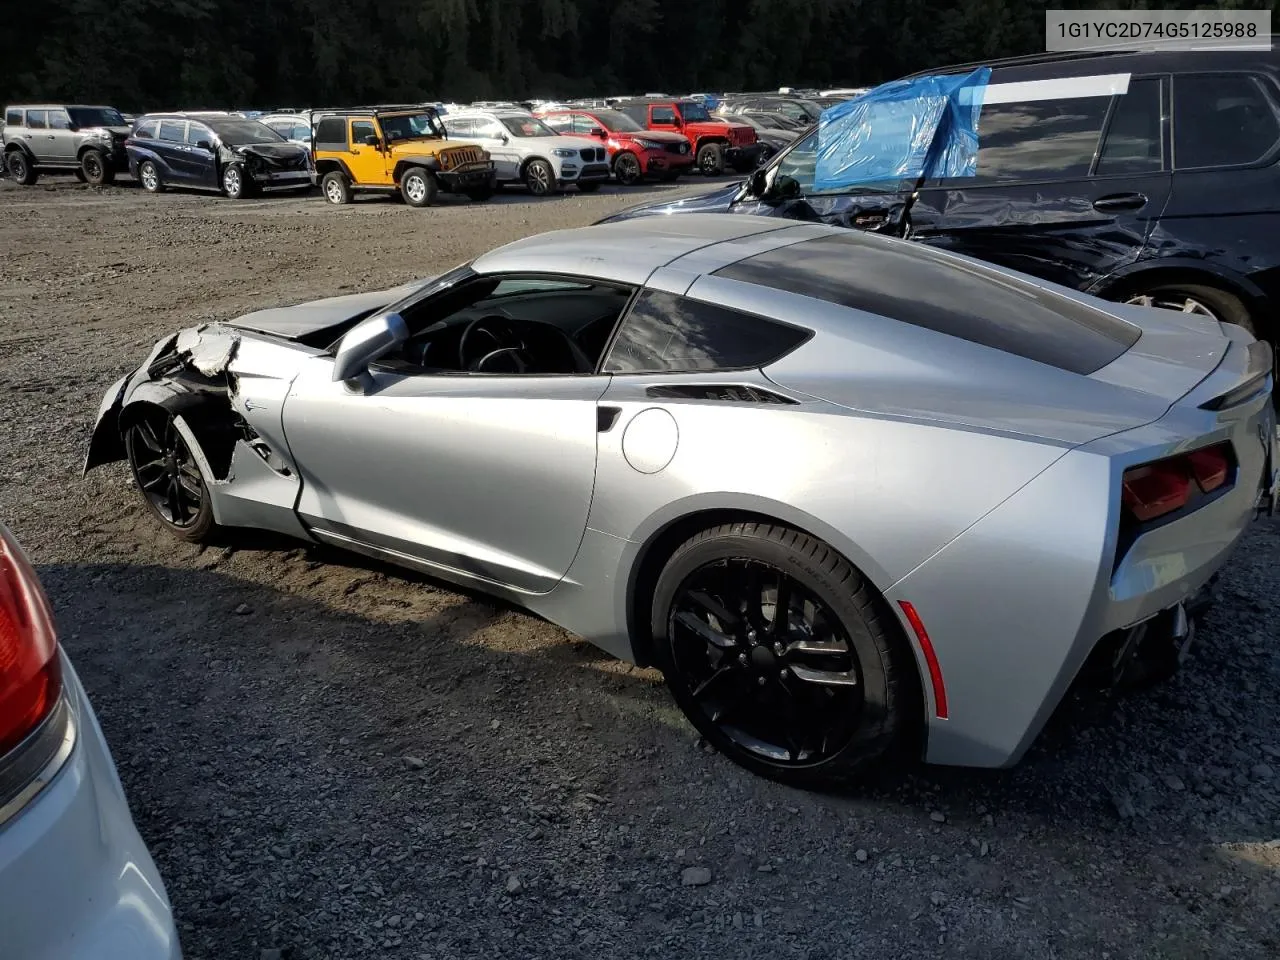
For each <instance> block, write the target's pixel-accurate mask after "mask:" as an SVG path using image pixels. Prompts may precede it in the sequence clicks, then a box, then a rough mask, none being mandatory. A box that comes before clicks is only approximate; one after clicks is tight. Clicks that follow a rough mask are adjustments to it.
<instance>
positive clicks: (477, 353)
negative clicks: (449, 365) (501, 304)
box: [458, 313, 525, 370]
mask: <svg viewBox="0 0 1280 960" xmlns="http://www.w3.org/2000/svg"><path fill="white" fill-rule="evenodd" d="M481 337H485V338H487V339H488V340H489V341H490V343H489V344H488V345H487V346H485V347H484V349H483V351H481V350H478V349H475V347H476V344H477V342H478V341H479V340H480V338H481ZM508 347H511V348H515V349H518V350H523V349H525V344H524V340H522V339H520V337H519V336H518V335H517V334H516V333H515V331H514V330H513V329H512V324H511V318H510V317H504V316H503V315H502V314H497V313H494V314H489V315H488V316H484V317H476V319H474V320H472V321H471V322H470V323H468V324H467V326H466V328H465V329H464V330H463V331H462V336H461V337H460V338H459V339H458V366H459V368H460V369H462V370H471V369H474V368H473V367H472V366H471V365H472V363H474V362H476V361H477V360H479V361H483V360H484V359H485V358H486V357H487V356H488V355H489V354H491V353H493V351H494V350H495V348H497V349H505V348H508ZM468 348H471V349H468Z"/></svg>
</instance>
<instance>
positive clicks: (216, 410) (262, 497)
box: [84, 324, 318, 537]
mask: <svg viewBox="0 0 1280 960" xmlns="http://www.w3.org/2000/svg"><path fill="white" fill-rule="evenodd" d="M317 352H318V351H316V350H314V349H312V348H307V347H304V346H301V345H298V344H288V343H283V342H279V341H276V340H274V339H271V338H266V337H258V336H254V335H250V334H245V333H242V332H241V331H239V330H236V329H234V328H232V327H230V326H225V325H222V324H209V325H205V326H201V327H192V328H189V329H186V330H183V331H181V332H180V333H178V334H177V335H176V336H172V337H169V338H167V339H165V340H162V341H161V342H160V343H158V344H156V346H155V348H154V349H153V350H152V352H151V354H150V355H149V356H148V357H147V359H146V361H145V362H144V363H143V364H142V365H141V366H140V367H139V368H138V369H137V370H136V371H135V372H134V373H133V374H131V375H130V376H127V377H124V378H122V379H121V380H119V381H117V382H116V383H115V384H113V385H112V386H111V388H110V389H109V390H108V391H107V394H106V396H105V397H104V398H103V402H102V404H101V405H100V407H99V410H98V417H97V421H96V423H95V425H94V431H93V436H92V438H91V440H90V443H89V451H88V455H87V457H86V459H85V467H84V469H85V472H86V473H87V472H88V471H89V470H91V469H92V468H94V467H96V466H100V465H101V464H104V463H110V462H113V461H116V460H123V459H125V456H126V451H125V445H124V442H123V436H124V432H125V431H126V430H127V429H128V427H129V425H130V423H131V422H132V420H133V418H134V416H136V411H140V410H141V409H143V408H144V407H160V408H162V409H164V410H166V411H167V412H169V413H170V414H172V415H173V417H174V422H175V426H176V427H177V429H178V430H179V432H180V433H182V435H183V439H184V440H185V441H186V443H187V445H188V446H189V447H190V448H191V450H192V453H193V455H194V456H195V459H196V461H197V465H198V467H199V469H200V473H201V476H202V478H203V480H204V483H205V487H206V488H207V489H208V491H209V497H210V503H211V506H212V508H213V513H214V519H215V520H216V521H217V522H218V523H220V524H222V525H224V526H251V527H258V528H262V529H269V530H276V531H279V532H282V533H288V534H293V535H296V536H303V537H305V536H306V532H305V530H304V529H303V528H302V526H301V524H300V523H299V522H298V520H297V517H296V515H295V513H294V505H295V504H296V503H297V499H298V492H299V488H300V485H299V480H298V474H297V470H296V468H295V466H294V464H293V460H292V457H291V455H290V453H289V448H288V443H287V441H286V440H285V436H284V427H283V423H282V418H281V414H282V410H283V404H284V397H285V396H286V395H287V393H288V390H289V385H290V383H292V381H293V377H294V375H295V374H296V372H297V366H298V364H300V363H301V362H303V361H304V360H306V359H307V358H308V357H310V356H312V355H314V354H315V353H317Z"/></svg>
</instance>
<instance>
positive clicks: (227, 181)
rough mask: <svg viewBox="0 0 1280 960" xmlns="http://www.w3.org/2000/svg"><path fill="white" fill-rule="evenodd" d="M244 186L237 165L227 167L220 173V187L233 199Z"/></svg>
mask: <svg viewBox="0 0 1280 960" xmlns="http://www.w3.org/2000/svg"><path fill="white" fill-rule="evenodd" d="M243 186H244V181H243V180H242V179H241V176H240V168H239V167H227V169H226V170H225V171H224V172H223V174H222V189H223V190H225V191H226V192H227V196H228V197H230V198H231V199H232V200H235V199H236V198H237V197H239V196H240V190H241V188H242V187H243Z"/></svg>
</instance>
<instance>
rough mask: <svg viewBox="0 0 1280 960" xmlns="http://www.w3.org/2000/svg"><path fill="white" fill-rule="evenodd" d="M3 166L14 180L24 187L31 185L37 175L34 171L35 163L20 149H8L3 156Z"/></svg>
mask: <svg viewBox="0 0 1280 960" xmlns="http://www.w3.org/2000/svg"><path fill="white" fill-rule="evenodd" d="M5 167H6V168H7V169H8V171H9V176H11V177H13V179H14V182H15V183H20V184H22V185H23V186H24V187H29V186H31V185H32V184H33V183H35V182H36V179H37V177H38V176H39V175H38V174H37V173H36V168H35V165H34V164H33V163H32V162H31V161H30V160H28V159H27V155H26V154H25V153H23V152H22V151H21V150H10V151H9V155H8V156H7V157H6V158H5Z"/></svg>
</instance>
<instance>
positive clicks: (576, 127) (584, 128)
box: [573, 113, 599, 137]
mask: <svg viewBox="0 0 1280 960" xmlns="http://www.w3.org/2000/svg"><path fill="white" fill-rule="evenodd" d="M598 126H599V124H598V123H596V122H595V121H594V120H592V119H591V118H590V117H587V116H583V115H582V114H580V113H575V114H574V115H573V132H574V133H579V134H582V136H584V137H586V136H590V135H591V131H592V130H593V129H594V128H595V127H598Z"/></svg>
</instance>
